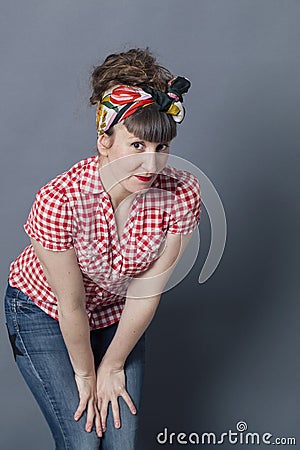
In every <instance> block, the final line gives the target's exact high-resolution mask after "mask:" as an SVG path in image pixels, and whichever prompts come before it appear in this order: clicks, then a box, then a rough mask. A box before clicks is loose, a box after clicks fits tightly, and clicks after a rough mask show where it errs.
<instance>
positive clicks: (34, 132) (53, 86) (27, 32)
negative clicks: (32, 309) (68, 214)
mask: <svg viewBox="0 0 300 450" xmlns="http://www.w3.org/2000/svg"><path fill="white" fill-rule="evenodd" d="M0 21H1V22H0V43H1V44H0V45H1V71H0V86H1V119H0V124H1V125H0V126H1V134H0V136H1V178H0V182H1V190H0V193H1V209H0V213H1V236H2V237H1V261H0V263H1V270H0V276H1V286H2V291H3V293H4V290H5V287H6V279H7V274H8V269H9V264H10V262H11V261H12V260H13V259H14V258H15V257H17V255H18V254H19V253H20V252H21V251H22V250H23V248H24V247H25V245H27V244H28V243H29V240H28V237H27V236H26V234H25V232H24V231H23V228H22V225H23V223H24V222H25V220H26V218H27V215H28V213H29V210H30V207H31V204H32V202H33V200H34V195H35V193H36V191H37V190H38V189H39V188H40V187H41V186H42V185H44V184H46V182H48V181H49V180H50V179H51V178H53V177H54V176H56V175H57V174H59V173H61V172H63V171H64V170H67V169H68V168H69V167H71V165H73V164H74V163H75V162H77V161H79V160H80V159H82V158H84V157H86V156H89V155H91V154H95V129H94V109H92V108H89V107H88V98H89V95H90V91H89V86H88V78H89V73H90V71H91V69H92V66H93V65H95V64H97V63H98V62H100V61H101V60H102V59H103V58H104V57H105V56H106V55H107V54H108V53H111V52H116V51H122V50H123V49H125V50H126V49H129V48H130V47H132V46H140V47H145V46H147V45H148V46H149V47H150V48H151V49H152V50H153V51H154V53H155V54H156V55H157V57H158V58H159V60H160V62H161V63H162V64H163V65H166V66H167V67H169V68H170V69H171V70H172V71H173V72H174V73H176V74H181V75H185V76H187V77H188V78H190V79H191V81H192V83H193V86H192V89H191V91H190V94H189V95H188V96H187V97H186V101H185V104H186V107H187V118H186V120H185V122H184V123H183V125H182V126H181V127H180V130H179V135H178V137H177V139H176V140H175V142H174V144H173V150H172V151H173V153H174V154H176V155H178V156H182V157H185V158H187V159H189V160H190V161H191V162H193V163H194V164H196V165H197V166H198V167H199V168H200V169H201V170H202V171H203V172H204V173H205V174H206V175H207V176H208V177H209V178H210V179H211V181H212V182H213V183H214V186H215V187H216V189H217V191H218V192H219V194H220V197H221V199H222V202H223V204H224V208H225V210H226V215H227V221H228V236H227V244H226V248H225V252H224V255H223V258H222V260H221V263H220V265H219V267H218V269H217V271H216V272H215V273H214V275H213V276H212V277H211V278H210V279H209V280H208V281H207V282H206V283H205V284H203V285H199V284H198V283H197V279H198V275H199V272H200V268H201V267H202V265H203V262H204V260H205V257H206V254H207V251H208V248H209V242H210V225H209V220H208V216H207V213H206V212H205V211H203V215H202V221H201V226H200V231H201V250H200V253H199V256H198V259H197V262H196V265H195V266H194V268H193V270H192V271H191V272H190V274H189V275H188V276H187V277H186V278H185V280H184V281H183V282H182V283H181V284H180V285H179V286H177V287H176V288H175V289H172V290H171V291H169V292H168V293H166V294H165V295H164V298H163V299H162V301H161V303H160V306H159V309H158V312H157V314H156V316H155V319H154V321H153V322H152V324H151V325H150V328H149V331H148V355H147V374H146V379H145V391H144V404H143V412H142V416H141V427H140V440H139V449H143V450H153V449H155V448H162V447H163V446H162V445H158V444H157V443H156V441H155V436H156V434H157V433H159V432H160V431H162V430H163V429H164V427H167V428H168V430H169V432H171V431H174V432H176V433H178V432H186V433H190V432H192V431H195V432H198V433H199V434H200V433H201V432H204V431H214V432H215V433H221V432H226V431H227V430H228V429H232V430H235V425H236V422H237V421H239V420H245V421H246V422H247V423H248V427H249V431H257V432H260V433H264V432H270V433H272V434H273V435H274V437H275V436H295V437H296V438H297V439H298V443H297V447H296V448H300V436H299V423H300V408H299V400H300V364H299V338H300V332H299V273H298V272H299V270H298V269H299V251H298V250H299V248H298V245H299V237H298V234H299V209H298V201H299V183H298V182H297V181H298V179H297V175H299V130H300V128H299V96H300V89H299V79H300V60H299V57H300V28H299V23H300V2H299V1H296V0H280V1H279V0H198V1H196V0H195V1H192V0H185V1H182V0H181V1H179V0H164V1H161V0H160V1H157V0H151V1H145V0H135V1H133V0H127V1H121V0H119V1H114V0H110V1H109V2H108V1H106V2H102V1H91V0H87V1H84V2H79V1H74V0H72V1H71V0H70V1H67V0H59V1H58V0H52V1H43V2H39V1H34V0H27V1H26V2H23V1H21V0H18V1H16V0H14V1H13V0H11V1H10V2H2V5H1V19H0ZM1 315H2V319H1V340H0V345H1V351H2V353H1V354H2V357H1V367H0V370H1V386H0V389H1V428H2V429H1V433H0V439H1V443H0V445H1V449H3V450H15V449H17V448H23V449H28V450H29V449H30V450H41V449H42V450H50V449H52V448H53V443H52V437H51V435H50V432H49V431H48V427H47V425H46V422H45V421H44V418H43V417H42V415H41V413H40V411H39V409H38V407H37V405H36V403H35V401H34V399H33V398H32V395H31V393H30V391H29V390H28V388H27V387H26V385H25V383H24V381H23V379H22V378H21V376H20V375H19V373H18V371H17V369H16V366H15V363H14V360H13V357H12V353H11V350H10V347H9V345H8V338H7V335H6V330H5V321H4V318H3V308H2V310H1ZM165 447H167V448H181V447H182V446H181V445H179V444H173V445H165ZM185 447H186V448H194V446H192V445H186V446H185ZM206 447H207V448H211V446H206ZM234 447H235V448H244V446H242V445H240V446H239V445H235V446H234ZM254 447H255V446H254ZM201 448H205V446H201ZM223 448H228V449H229V448H231V446H230V445H229V444H226V445H223ZM294 448H295V447H294Z"/></svg>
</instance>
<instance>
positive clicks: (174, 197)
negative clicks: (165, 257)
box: [9, 155, 201, 330]
mask: <svg viewBox="0 0 300 450" xmlns="http://www.w3.org/2000/svg"><path fill="white" fill-rule="evenodd" d="M98 164H99V159H98V155H93V156H90V157H88V158H85V159H83V160H81V161H79V162H78V163H76V164H75V165H74V166H72V167H71V168H70V169H69V170H68V171H66V172H64V173H62V174H60V175H58V176H57V177H55V178H54V179H53V180H51V181H50V182H49V183H47V184H46V185H45V186H43V187H42V188H41V189H40V190H39V191H38V193H37V194H36V198H35V201H34V203H33V205H32V208H31V211H30V214H29V216H28V219H27V221H26V223H25V224H24V230H25V232H26V233H27V234H28V235H29V236H31V237H33V238H34V239H36V240H37V241H38V242H39V243H40V244H41V245H42V246H43V247H44V248H45V249H48V250H53V251H63V250H68V249H70V248H74V250H75V252H76V255H77V260H78V264H79V267H80V269H81V272H82V276H83V282H84V286H85V292H86V311H87V315H88V318H89V323H90V329H91V330H93V329H98V328H103V327H106V326H108V325H111V324H113V323H115V322H117V321H119V320H120V316H121V313H122V310H123V307H124V303H125V300H126V290H127V287H128V284H129V282H130V279H131V278H132V277H134V276H135V275H137V274H139V273H141V272H143V271H145V270H146V269H147V268H148V267H149V266H150V264H151V263H152V262H153V261H154V260H156V259H157V258H158V257H159V254H160V253H159V252H160V250H161V248H162V246H163V242H164V240H165V238H166V233H167V232H169V233H174V234H186V233H189V232H191V231H192V230H194V228H195V227H196V226H197V225H198V223H199V220H200V212H201V200H200V186H199V182H198V180H197V178H196V177H195V176H194V175H192V174H190V173H189V172H187V171H183V170H178V169H175V168H174V167H171V166H166V167H164V169H163V170H162V171H161V172H160V173H159V174H158V176H157V177H156V179H155V180H154V182H153V183H152V185H151V188H150V189H148V190H145V189H144V190H142V191H140V192H138V193H137V194H136V195H135V196H134V200H133V202H132V204H131V209H130V213H129V216H128V218H127V221H126V223H125V226H124V230H123V232H122V236H121V237H120V238H119V236H118V233H117V226H116V221H115V216H114V211H113V207H112V204H111V201H110V197H109V195H108V193H107V192H106V191H105V189H104V188H103V185H102V183H101V178H100V174H99V170H98V167H99V166H98ZM9 282H10V284H11V285H12V286H14V287H17V288H18V289H20V290H21V291H23V292H24V293H25V294H27V295H28V296H29V297H30V298H31V299H32V300H33V301H34V302H35V303H36V304H37V305H38V306H39V307H40V308H41V309H43V310H44V311H45V312H46V313H47V314H49V315H50V316H51V317H53V318H54V319H56V320H58V308H57V299H56V298H55V296H54V293H53V292H52V290H51V287H50V285H49V284H48V282H47V279H46V277H45V274H44V272H43V268H42V266H41V264H40V262H39V260H38V258H37V256H36V254H35V251H34V248H33V246H32V245H29V246H27V247H26V248H25V249H24V250H23V252H22V253H21V254H20V255H19V256H18V257H17V258H16V259H15V260H14V261H13V262H12V263H11V265H10V273H9Z"/></svg>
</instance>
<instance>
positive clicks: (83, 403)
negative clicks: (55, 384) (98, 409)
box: [74, 398, 87, 420]
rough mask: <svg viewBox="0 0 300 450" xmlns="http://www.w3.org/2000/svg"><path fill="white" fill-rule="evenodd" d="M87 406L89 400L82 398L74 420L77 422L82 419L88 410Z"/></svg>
mask: <svg viewBox="0 0 300 450" xmlns="http://www.w3.org/2000/svg"><path fill="white" fill-rule="evenodd" d="M86 404H87V400H86V399H83V398H81V399H80V401H79V405H78V407H77V410H76V412H75V414H74V419H75V420H78V419H80V417H81V416H82V414H83V412H84V411H85V409H86Z"/></svg>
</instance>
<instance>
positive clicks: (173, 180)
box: [156, 165, 200, 197]
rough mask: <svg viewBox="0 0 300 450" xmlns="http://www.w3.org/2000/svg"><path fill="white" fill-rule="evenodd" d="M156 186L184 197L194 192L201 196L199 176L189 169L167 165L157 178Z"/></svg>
mask: <svg viewBox="0 0 300 450" xmlns="http://www.w3.org/2000/svg"><path fill="white" fill-rule="evenodd" d="M156 187H159V188H160V189H165V190H168V191H172V192H173V193H174V194H176V195H179V196H181V197H184V196H186V195H190V194H191V193H193V194H194V195H195V196H196V197H200V184H199V180H198V178H197V177H196V176H195V175H193V174H192V173H190V172H188V171H187V170H182V169H177V168H176V167H173V166H169V165H168V166H165V167H164V168H163V170H162V171H161V172H160V173H159V175H158V176H157V179H156Z"/></svg>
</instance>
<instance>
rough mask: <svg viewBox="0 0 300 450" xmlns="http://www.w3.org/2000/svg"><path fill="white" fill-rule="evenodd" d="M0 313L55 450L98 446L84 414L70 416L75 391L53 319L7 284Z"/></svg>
mask: <svg viewBox="0 0 300 450" xmlns="http://www.w3.org/2000/svg"><path fill="white" fill-rule="evenodd" d="M5 315H6V326H7V330H8V334H9V339H10V342H11V346H12V349H13V353H14V357H15V360H16V363H17V365H18V367H19V369H20V371H21V374H22V375H23V377H24V379H25V381H26V383H27V385H28V387H29V388H30V390H31V391H32V393H33V395H34V397H35V399H36V401H37V402H38V404H39V406H40V408H41V410H42V412H43V414H44V416H45V418H46V420H47V422H48V424H49V427H50V429H51V432H52V434H53V437H54V440H55V444H56V449H57V450H64V449H72V450H77V449H78V450H87V449H89V450H94V449H95V450H96V449H97V450H98V449H99V446H100V438H98V436H97V434H96V432H95V429H94V428H93V430H92V432H91V433H88V432H86V431H85V428H84V427H85V423H86V414H84V415H83V416H82V417H81V419H80V420H79V421H77V422H76V421H75V420H74V413H75V411H76V409H77V406H78V403H79V395H78V390H77V386H76V383H75V378H74V372H73V368H72V365H71V363H70V359H69V355H68V352H67V349H66V346H65V344H64V340H63V337H62V334H61V331H60V328H59V324H58V322H57V321H56V320H55V319H52V318H51V317H50V316H49V315H47V314H46V313H45V312H44V311H42V310H41V309H40V308H39V307H38V306H37V305H35V303H34V302H33V301H32V300H31V299H30V298H29V297H28V296H26V295H25V294H23V293H22V292H21V291H19V290H18V289H16V288H13V287H11V286H10V285H8V287H7V290H6V295H5Z"/></svg>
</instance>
